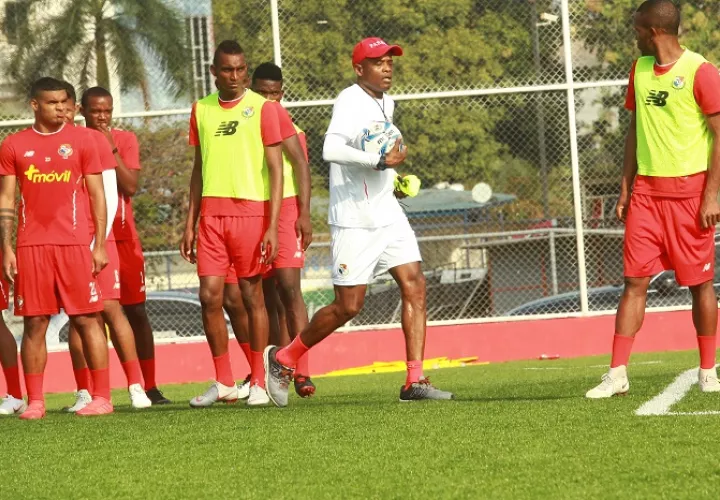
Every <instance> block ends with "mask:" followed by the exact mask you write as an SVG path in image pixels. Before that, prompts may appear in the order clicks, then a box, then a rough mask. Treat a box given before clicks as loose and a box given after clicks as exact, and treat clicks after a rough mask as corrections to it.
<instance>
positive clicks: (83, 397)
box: [65, 389, 92, 413]
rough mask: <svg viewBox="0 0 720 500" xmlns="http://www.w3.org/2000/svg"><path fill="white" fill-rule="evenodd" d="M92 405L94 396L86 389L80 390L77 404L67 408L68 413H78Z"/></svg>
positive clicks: (76, 394)
mask: <svg viewBox="0 0 720 500" xmlns="http://www.w3.org/2000/svg"><path fill="white" fill-rule="evenodd" d="M90 403H92V396H91V395H90V393H89V392H88V391H87V390H86V389H80V390H79V391H77V392H76V393H75V404H74V405H72V406H71V407H70V408H65V411H67V412H68V413H77V412H79V411H80V410H82V409H83V408H85V407H86V406H87V405H89V404H90Z"/></svg>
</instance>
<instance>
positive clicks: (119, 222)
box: [110, 129, 140, 241]
mask: <svg viewBox="0 0 720 500" xmlns="http://www.w3.org/2000/svg"><path fill="white" fill-rule="evenodd" d="M110 132H111V133H112V136H113V139H115V145H116V146H117V148H118V153H119V154H120V157H121V158H122V159H123V162H124V163H125V166H126V167H127V168H128V170H140V145H139V144H138V140H137V136H136V135H135V134H133V133H132V132H129V131H127V130H118V129H112V130H111V131H110ZM113 236H114V237H115V239H116V240H117V241H122V240H134V239H137V238H138V233H137V228H136V227H135V216H134V214H133V206H132V197H130V196H125V195H124V194H122V193H121V192H120V191H119V190H118V211H117V214H116V215H115V221H114V222H113Z"/></svg>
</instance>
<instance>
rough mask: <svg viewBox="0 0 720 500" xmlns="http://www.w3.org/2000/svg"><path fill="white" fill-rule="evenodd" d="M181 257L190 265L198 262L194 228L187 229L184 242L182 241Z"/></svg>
mask: <svg viewBox="0 0 720 500" xmlns="http://www.w3.org/2000/svg"><path fill="white" fill-rule="evenodd" d="M180 255H181V256H182V258H183V259H185V260H186V261H188V262H189V263H190V264H195V263H196V262H197V256H196V255H195V230H194V229H193V228H185V233H184V234H183V237H182V240H180Z"/></svg>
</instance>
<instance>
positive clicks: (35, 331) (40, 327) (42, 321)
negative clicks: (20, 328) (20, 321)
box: [25, 316, 50, 336]
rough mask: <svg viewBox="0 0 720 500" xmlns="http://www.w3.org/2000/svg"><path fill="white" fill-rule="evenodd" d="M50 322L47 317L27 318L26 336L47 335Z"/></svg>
mask: <svg viewBox="0 0 720 500" xmlns="http://www.w3.org/2000/svg"><path fill="white" fill-rule="evenodd" d="M49 323H50V321H49V320H48V318H47V317H45V316H31V317H27V318H25V334H26V335H31V336H36V335H45V331H46V330H47V327H48V324H49Z"/></svg>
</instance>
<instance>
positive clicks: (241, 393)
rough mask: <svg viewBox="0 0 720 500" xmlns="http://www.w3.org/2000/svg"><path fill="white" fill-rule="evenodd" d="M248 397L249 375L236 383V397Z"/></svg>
mask: <svg viewBox="0 0 720 500" xmlns="http://www.w3.org/2000/svg"><path fill="white" fill-rule="evenodd" d="M248 397H250V375H248V376H247V378H246V379H245V380H244V381H243V383H242V384H239V385H238V399H247V398H248Z"/></svg>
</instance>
